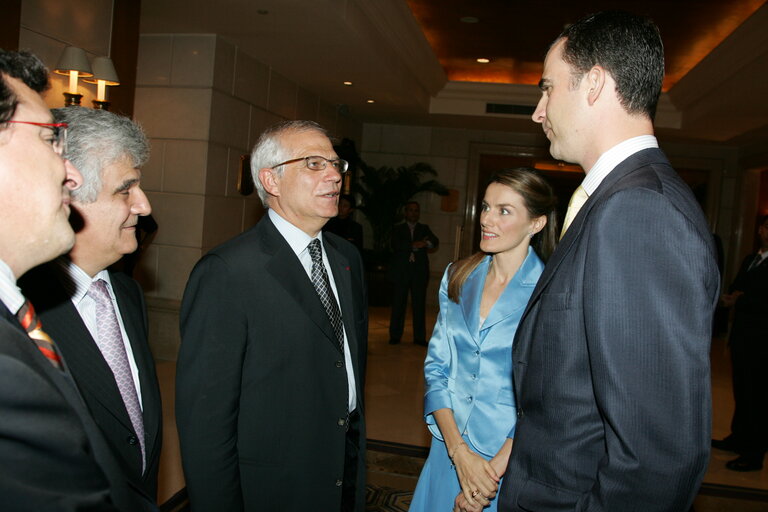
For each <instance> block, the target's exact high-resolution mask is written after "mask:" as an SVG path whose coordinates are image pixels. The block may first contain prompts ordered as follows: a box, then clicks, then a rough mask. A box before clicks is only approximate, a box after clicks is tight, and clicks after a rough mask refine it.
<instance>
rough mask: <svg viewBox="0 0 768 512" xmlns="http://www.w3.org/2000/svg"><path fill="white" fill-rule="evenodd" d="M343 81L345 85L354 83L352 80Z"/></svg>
mask: <svg viewBox="0 0 768 512" xmlns="http://www.w3.org/2000/svg"><path fill="white" fill-rule="evenodd" d="M342 83H343V84H344V85H347V86H349V85H352V82H350V81H349V80H346V81H344V82H342Z"/></svg>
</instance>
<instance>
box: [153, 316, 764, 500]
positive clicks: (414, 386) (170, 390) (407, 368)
mask: <svg viewBox="0 0 768 512" xmlns="http://www.w3.org/2000/svg"><path fill="white" fill-rule="evenodd" d="M428 309H429V308H428ZM436 316H437V311H435V310H432V311H428V316H427V325H434V322H435V318H436ZM388 328H389V308H386V307H377V308H371V309H370V326H369V341H368V343H369V346H368V369H367V372H368V373H367V379H366V388H365V400H366V415H367V424H368V438H369V439H372V440H378V441H387V442H392V443H400V444H405V445H413V446H422V447H426V446H429V440H430V436H429V433H428V432H427V429H426V427H425V426H424V421H423V417H422V411H423V396H424V375H423V371H422V370H423V363H424V356H425V355H426V348H425V347H421V346H418V345H414V344H413V343H412V337H411V332H410V318H406V331H405V333H404V335H403V341H402V342H401V343H400V344H399V345H389V344H388V340H389V332H388ZM157 369H158V375H159V377H160V386H161V388H162V392H163V410H164V420H165V426H164V436H163V442H164V445H163V456H162V460H161V467H160V475H161V476H160V496H159V500H160V502H161V503H162V502H163V501H165V500H166V499H168V498H169V497H171V496H172V495H173V494H175V493H176V492H177V491H178V490H179V489H181V488H182V487H183V486H184V479H183V476H182V472H181V464H180V461H179V455H178V454H179V451H178V437H177V434H176V429H175V425H174V420H173V396H174V382H173V379H174V376H175V363H174V362H172V361H159V362H158V366H157ZM730 382H731V375H730V363H729V354H728V352H727V348H726V344H725V342H724V341H723V340H721V339H715V340H714V341H713V344H712V398H713V411H714V415H713V430H712V432H713V436H714V437H715V438H718V439H719V438H722V437H725V436H726V435H728V433H729V425H730V420H731V415H732V414H733V396H732V394H731V384H730ZM681 435H682V433H681ZM734 457H735V455H734V454H731V453H728V452H722V451H719V450H712V457H711V460H710V464H709V469H708V471H707V475H706V477H705V479H704V481H705V482H706V483H710V484H719V485H728V486H736V487H748V488H755V489H762V490H768V467H766V468H764V469H763V470H762V471H756V472H749V473H737V472H734V471H730V470H727V469H725V463H726V462H727V461H728V460H731V459H733V458H734Z"/></svg>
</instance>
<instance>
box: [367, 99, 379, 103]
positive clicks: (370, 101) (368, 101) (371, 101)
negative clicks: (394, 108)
mask: <svg viewBox="0 0 768 512" xmlns="http://www.w3.org/2000/svg"><path fill="white" fill-rule="evenodd" d="M365 102H366V103H376V102H375V101H373V100H365Z"/></svg>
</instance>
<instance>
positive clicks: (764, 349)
mask: <svg viewBox="0 0 768 512" xmlns="http://www.w3.org/2000/svg"><path fill="white" fill-rule="evenodd" d="M757 236H758V237H759V239H760V249H759V250H758V251H757V252H756V253H753V254H750V255H748V256H747V257H746V258H744V261H743V262H742V264H741V268H740V269H739V273H738V275H737V276H736V279H734V280H733V284H731V287H730V288H729V289H728V293H727V294H725V295H723V303H724V304H725V305H726V306H727V307H733V308H734V316H733V325H732V326H731V340H730V341H731V343H730V347H731V363H732V365H733V398H734V401H735V402H736V410H735V411H734V413H733V420H732V421H731V435H729V436H728V437H726V438H725V439H721V440H714V439H713V440H712V446H713V447H714V448H718V449H720V450H728V451H732V452H736V453H738V454H739V456H738V457H737V458H735V459H733V460H730V461H728V462H726V464H725V467H726V468H728V469H730V470H732V471H759V470H761V469H763V459H764V458H765V452H766V450H768V379H766V370H767V369H768V215H763V217H762V218H761V219H760V223H759V225H758V228H757Z"/></svg>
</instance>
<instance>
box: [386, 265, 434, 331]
mask: <svg viewBox="0 0 768 512" xmlns="http://www.w3.org/2000/svg"><path fill="white" fill-rule="evenodd" d="M428 276H429V275H428V274H426V273H425V272H423V271H420V270H419V269H418V268H417V265H416V264H414V263H409V264H408V266H407V267H405V272H403V273H401V274H400V275H399V276H398V277H397V278H396V279H395V280H394V281H393V283H392V315H391V317H390V320H389V338H390V339H392V340H398V341H399V340H400V338H401V337H402V336H403V328H404V325H405V310H406V307H407V305H408V294H409V293H410V295H411V308H412V312H413V341H426V339H427V338H426V331H427V328H426V319H425V317H426V302H427V282H428Z"/></svg>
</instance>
